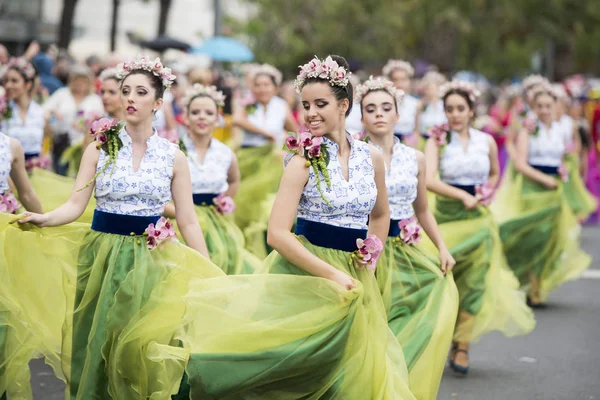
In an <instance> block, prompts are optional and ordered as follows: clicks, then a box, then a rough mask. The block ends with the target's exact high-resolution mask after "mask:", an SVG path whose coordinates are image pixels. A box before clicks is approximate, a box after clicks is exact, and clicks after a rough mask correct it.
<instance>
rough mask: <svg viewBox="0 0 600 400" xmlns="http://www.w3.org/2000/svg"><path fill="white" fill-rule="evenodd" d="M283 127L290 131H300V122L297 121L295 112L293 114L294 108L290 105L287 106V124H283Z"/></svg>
mask: <svg viewBox="0 0 600 400" xmlns="http://www.w3.org/2000/svg"><path fill="white" fill-rule="evenodd" d="M283 128H284V129H286V130H287V131H288V132H298V124H297V123H296V120H295V119H294V114H292V110H291V109H290V108H289V107H286V113H285V124H284V125H283Z"/></svg>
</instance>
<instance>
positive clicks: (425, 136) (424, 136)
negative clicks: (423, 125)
mask: <svg viewBox="0 0 600 400" xmlns="http://www.w3.org/2000/svg"><path fill="white" fill-rule="evenodd" d="M421 137H422V138H423V139H425V140H427V139H429V138H430V136H429V134H428V133H421Z"/></svg>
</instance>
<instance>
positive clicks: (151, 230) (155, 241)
mask: <svg viewBox="0 0 600 400" xmlns="http://www.w3.org/2000/svg"><path fill="white" fill-rule="evenodd" d="M144 236H146V244H147V246H148V249H150V250H152V249H155V248H156V247H158V246H160V244H161V243H162V242H164V241H165V240H168V239H170V238H176V237H177V234H176V233H175V228H174V227H173V224H172V223H171V221H170V220H169V219H168V218H165V217H161V218H160V219H159V220H158V221H157V222H156V226H155V225H154V224H150V225H148V228H146V232H144Z"/></svg>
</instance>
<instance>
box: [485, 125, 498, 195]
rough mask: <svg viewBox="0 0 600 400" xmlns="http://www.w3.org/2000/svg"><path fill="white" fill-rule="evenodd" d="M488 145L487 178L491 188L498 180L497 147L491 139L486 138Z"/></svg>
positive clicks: (489, 137)
mask: <svg viewBox="0 0 600 400" xmlns="http://www.w3.org/2000/svg"><path fill="white" fill-rule="evenodd" d="M488 143H489V146H490V153H489V154H490V175H489V177H488V183H489V184H490V185H491V186H494V187H495V186H496V184H497V183H498V181H499V180H500V162H499V161H498V146H497V145H496V141H495V140H494V138H493V137H491V136H488Z"/></svg>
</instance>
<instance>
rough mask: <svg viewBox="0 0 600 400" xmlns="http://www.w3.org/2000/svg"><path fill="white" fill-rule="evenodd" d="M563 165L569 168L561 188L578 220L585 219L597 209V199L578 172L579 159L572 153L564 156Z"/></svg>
mask: <svg viewBox="0 0 600 400" xmlns="http://www.w3.org/2000/svg"><path fill="white" fill-rule="evenodd" d="M565 165H566V167H567V168H568V170H569V180H568V181H567V182H565V183H564V185H563V190H564V194H565V197H566V199H567V204H568V205H569V207H570V208H571V211H572V212H573V214H575V216H576V217H577V218H578V220H580V221H584V220H586V219H587V218H588V217H589V216H590V215H592V213H594V212H595V211H596V210H597V209H598V201H597V200H596V198H595V197H594V195H593V194H592V193H590V191H589V190H587V188H586V186H585V182H584V181H583V179H582V178H581V175H580V174H579V160H578V159H577V156H575V155H574V154H567V155H566V156H565Z"/></svg>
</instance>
